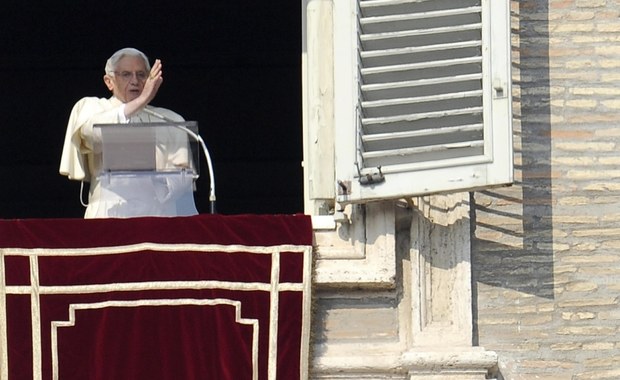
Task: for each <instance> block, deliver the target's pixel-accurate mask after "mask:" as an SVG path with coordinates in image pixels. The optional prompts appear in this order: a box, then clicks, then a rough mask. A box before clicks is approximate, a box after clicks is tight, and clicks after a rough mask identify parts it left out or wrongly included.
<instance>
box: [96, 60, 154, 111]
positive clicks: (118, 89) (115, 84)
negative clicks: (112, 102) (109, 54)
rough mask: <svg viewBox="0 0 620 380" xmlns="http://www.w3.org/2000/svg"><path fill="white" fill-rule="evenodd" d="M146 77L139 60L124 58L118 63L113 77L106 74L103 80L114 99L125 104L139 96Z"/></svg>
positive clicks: (143, 65)
mask: <svg viewBox="0 0 620 380" xmlns="http://www.w3.org/2000/svg"><path fill="white" fill-rule="evenodd" d="M148 76H149V73H148V71H146V65H145V64H144V61H143V60H142V59H141V58H139V57H132V56H125V57H123V58H121V59H120V60H119V61H118V64H117V65H116V70H115V71H114V75H108V74H106V75H105V76H104V77H103V80H104V82H105V84H106V86H108V89H109V90H110V91H112V94H113V95H114V96H115V97H116V98H118V99H119V100H121V101H122V102H123V103H127V102H130V101H132V100H134V99H135V98H137V97H138V96H140V94H141V93H142V89H144V82H146V79H147V78H148Z"/></svg>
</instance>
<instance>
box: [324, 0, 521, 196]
mask: <svg viewBox="0 0 620 380" xmlns="http://www.w3.org/2000/svg"><path fill="white" fill-rule="evenodd" d="M491 20H492V22H491ZM334 25H335V27H334V46H335V58H334V59H335V71H334V73H335V78H336V79H335V91H334V92H335V100H336V115H335V128H336V149H335V150H336V152H335V155H336V178H337V184H336V192H337V194H338V198H337V200H338V201H339V202H341V203H350V202H365V201H370V200H377V199H386V198H402V197H411V196H419V195H425V194H432V193H440V192H452V191H467V190H473V189H480V188H484V187H489V186H498V185H506V184H510V183H511V182H512V180H513V177H512V176H513V173H512V172H513V161H512V125H511V119H512V112H511V86H510V82H511V78H510V66H511V60H510V29H509V25H510V16H509V4H508V0H459V1H454V0H342V1H336V2H335V6H334Z"/></svg>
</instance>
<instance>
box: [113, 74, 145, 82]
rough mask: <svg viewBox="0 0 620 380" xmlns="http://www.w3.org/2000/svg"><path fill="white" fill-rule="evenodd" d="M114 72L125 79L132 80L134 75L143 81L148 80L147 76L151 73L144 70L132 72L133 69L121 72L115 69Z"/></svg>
mask: <svg viewBox="0 0 620 380" xmlns="http://www.w3.org/2000/svg"><path fill="white" fill-rule="evenodd" d="M114 74H116V75H118V76H119V77H120V78H121V79H122V80H124V81H129V80H131V78H133V76H134V75H135V76H136V78H138V80H139V81H141V82H144V81H146V78H148V77H149V74H147V73H146V72H144V71H136V72H131V71H121V72H118V71H115V72H114Z"/></svg>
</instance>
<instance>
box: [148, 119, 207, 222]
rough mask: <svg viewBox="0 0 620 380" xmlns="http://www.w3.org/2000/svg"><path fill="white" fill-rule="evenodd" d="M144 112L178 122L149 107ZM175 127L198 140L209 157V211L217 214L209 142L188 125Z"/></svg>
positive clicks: (167, 120) (170, 121) (172, 122)
mask: <svg viewBox="0 0 620 380" xmlns="http://www.w3.org/2000/svg"><path fill="white" fill-rule="evenodd" d="M143 111H144V112H146V113H148V114H151V115H153V116H155V117H157V118H159V119H162V120H164V121H166V122H168V123H171V124H174V123H177V121H174V120H171V119H170V118H167V117H165V116H164V115H162V114H160V113H158V112H155V111H153V110H150V109H148V108H144V109H143ZM174 127H175V128H178V129H180V130H182V131H183V132H185V133H187V134H188V135H190V136H191V137H192V138H193V139H194V140H196V141H198V143H199V144H200V146H201V147H202V150H203V152H204V155H205V157H206V159H207V166H208V167H209V213H210V214H215V213H216V209H215V174H214V173H213V163H212V162H211V155H210V154H209V150H208V149H207V144H205V142H204V140H203V139H202V137H201V136H200V135H199V134H197V133H194V132H193V131H191V130H189V129H188V128H187V127H184V126H182V125H174Z"/></svg>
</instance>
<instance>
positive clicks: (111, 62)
mask: <svg viewBox="0 0 620 380" xmlns="http://www.w3.org/2000/svg"><path fill="white" fill-rule="evenodd" d="M126 56H130V57H139V58H142V60H143V61H144V65H145V66H146V71H150V70H151V64H150V63H149V59H148V57H147V56H146V55H145V54H144V53H143V52H141V51H140V50H138V49H134V48H130V47H128V48H124V49H121V50H119V51H117V52H116V53H114V54H112V56H111V57H110V58H108V61H107V62H106V63H105V72H106V74H109V75H114V71H116V66H117V65H118V61H120V60H121V58H123V57H126Z"/></svg>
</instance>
